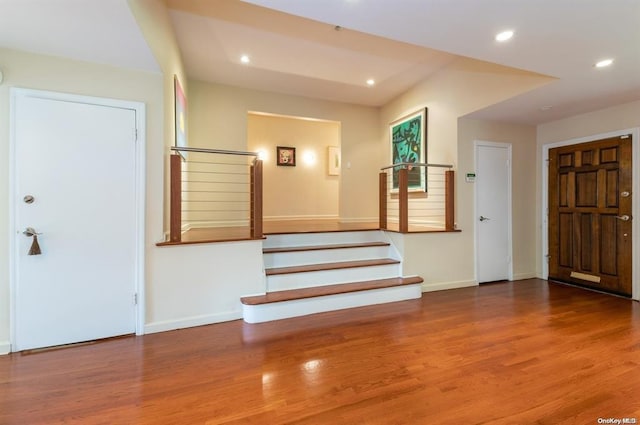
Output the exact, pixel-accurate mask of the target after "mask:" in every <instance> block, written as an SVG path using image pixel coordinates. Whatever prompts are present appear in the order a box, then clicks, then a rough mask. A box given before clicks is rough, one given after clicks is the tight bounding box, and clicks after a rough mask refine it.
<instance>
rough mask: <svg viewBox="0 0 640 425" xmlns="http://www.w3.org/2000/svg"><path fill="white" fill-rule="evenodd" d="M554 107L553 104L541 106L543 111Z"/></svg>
mask: <svg viewBox="0 0 640 425" xmlns="http://www.w3.org/2000/svg"><path fill="white" fill-rule="evenodd" d="M551 108H553V106H551V105H544V106H541V107H540V110H541V111H548V110H549V109H551Z"/></svg>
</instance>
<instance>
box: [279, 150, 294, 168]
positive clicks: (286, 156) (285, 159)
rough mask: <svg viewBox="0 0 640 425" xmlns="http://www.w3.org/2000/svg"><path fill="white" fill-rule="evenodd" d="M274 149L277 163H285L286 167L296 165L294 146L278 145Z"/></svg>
mask: <svg viewBox="0 0 640 425" xmlns="http://www.w3.org/2000/svg"><path fill="white" fill-rule="evenodd" d="M276 149H277V152H276V153H277V158H278V165H286V166H288V167H295V166H296V148H290V147H287V146H278V147H277V148H276Z"/></svg>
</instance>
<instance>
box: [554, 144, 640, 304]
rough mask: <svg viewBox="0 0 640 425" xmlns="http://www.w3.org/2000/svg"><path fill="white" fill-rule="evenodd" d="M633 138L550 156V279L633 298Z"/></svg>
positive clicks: (573, 147)
mask: <svg viewBox="0 0 640 425" xmlns="http://www.w3.org/2000/svg"><path fill="white" fill-rule="evenodd" d="M631 220H632V216H631V135H628V136H621V137H613V138H609V139H603V140H598V141H594V142H589V143H583V144H580V145H571V146H563V147H560V148H555V149H551V150H550V151H549V279H557V280H561V281H565V282H570V283H575V284H579V285H584V286H588V287H591V288H596V289H600V290H603V291H608V292H613V293H617V294H622V295H625V296H631V241H632V235H631Z"/></svg>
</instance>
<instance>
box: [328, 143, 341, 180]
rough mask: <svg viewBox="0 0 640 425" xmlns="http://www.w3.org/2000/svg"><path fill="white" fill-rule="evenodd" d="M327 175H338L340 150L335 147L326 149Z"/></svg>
mask: <svg viewBox="0 0 640 425" xmlns="http://www.w3.org/2000/svg"><path fill="white" fill-rule="evenodd" d="M327 158H328V161H327V163H328V165H329V168H328V173H329V175H330V176H339V175H340V148H339V147H337V146H329V147H328V149H327Z"/></svg>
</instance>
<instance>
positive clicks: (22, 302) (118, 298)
mask: <svg viewBox="0 0 640 425" xmlns="http://www.w3.org/2000/svg"><path fill="white" fill-rule="evenodd" d="M63 99H64V98H63ZM13 108H14V111H13V133H12V134H13V137H12V141H13V147H14V161H15V163H14V171H13V176H14V182H13V194H14V197H15V198H14V199H13V200H12V205H13V214H14V219H13V224H14V227H15V228H14V232H15V236H14V238H15V239H14V243H13V250H14V252H13V259H14V260H13V276H12V282H13V288H14V320H15V323H14V341H13V343H14V346H13V351H19V350H25V349H32V348H38V347H47V346H54V345H61V344H69V343H74V342H80V341H87V340H93V339H98V338H106V337H111V336H116V335H123V334H129V333H133V332H134V331H135V330H136V310H135V302H134V296H135V287H136V285H135V279H136V249H137V248H136V241H137V239H136V238H137V226H136V155H135V154H136V149H135V144H136V136H135V129H136V111H135V110H133V109H127V108H119V107H113V106H104V105H100V104H91V103H84V102H82V101H69V100H61V99H55V98H47V97H46V96H44V97H43V96H38V95H37V94H36V95H34V94H33V93H31V94H29V93H19V94H18V95H16V96H15V97H14V102H13ZM29 227H31V228H33V229H34V230H35V231H36V232H38V233H41V234H40V235H38V242H39V246H40V250H41V254H40V255H29V251H30V248H31V247H32V244H33V238H32V237H29V236H27V235H25V234H23V232H24V231H25V229H27V228H29Z"/></svg>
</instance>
